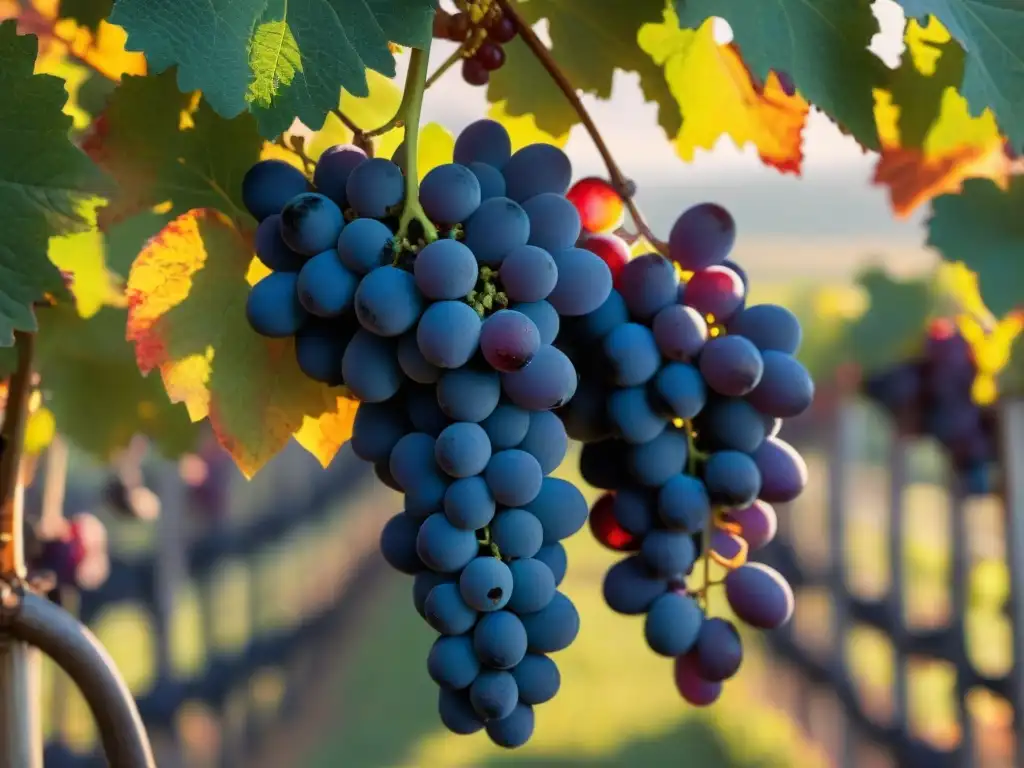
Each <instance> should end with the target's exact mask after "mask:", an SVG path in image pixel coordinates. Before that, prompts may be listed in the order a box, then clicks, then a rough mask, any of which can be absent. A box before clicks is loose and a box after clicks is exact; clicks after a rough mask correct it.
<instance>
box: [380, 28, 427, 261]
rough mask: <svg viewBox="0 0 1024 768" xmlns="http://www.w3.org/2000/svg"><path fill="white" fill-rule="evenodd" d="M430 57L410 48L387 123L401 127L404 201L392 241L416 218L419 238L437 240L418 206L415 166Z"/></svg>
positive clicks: (418, 177)
mask: <svg viewBox="0 0 1024 768" xmlns="http://www.w3.org/2000/svg"><path fill="white" fill-rule="evenodd" d="M429 60H430V49H429V48H428V49H427V50H425V51H421V50H419V49H415V48H414V49H413V51H412V55H411V56H410V57H409V71H408V73H407V74H406V76H405V90H404V92H403V93H402V103H401V105H400V106H399V108H398V113H397V114H396V115H395V117H393V118H392V119H391V120H390V121H389V124H394V125H404V126H405V139H404V143H405V204H404V205H403V206H402V215H401V217H400V218H399V220H398V232H397V233H396V237H395V240H396V242H400V241H402V240H403V238H405V237H406V236H407V235H408V232H409V225H410V224H412V222H414V221H418V222H419V223H420V226H422V227H423V239H424V240H425V241H426V242H428V243H431V242H433V241H434V240H437V227H435V226H434V224H433V222H432V221H431V220H430V218H429V217H428V216H427V214H426V212H424V210H423V206H421V205H420V176H419V171H418V169H417V164H418V157H419V155H418V153H419V143H420V114H421V113H422V111H423V94H424V93H425V92H426V90H427V65H428V64H429ZM387 130H389V129H388V127H387V126H384V128H383V129H377V130H376V131H371V132H370V133H367V134H366V135H367V136H379V135H380V134H381V133H384V132H386V131H387Z"/></svg>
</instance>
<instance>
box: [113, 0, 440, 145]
mask: <svg viewBox="0 0 1024 768" xmlns="http://www.w3.org/2000/svg"><path fill="white" fill-rule="evenodd" d="M435 4H436V3H435V1H434V0H292V2H290V3H274V4H273V5H268V3H267V1H266V0H212V1H209V0H207V1H204V0H176V2H173V3H158V4H156V5H154V4H153V3H152V2H149V0H118V2H117V3H116V4H115V5H114V11H113V13H112V14H111V17H110V20H111V22H113V23H114V24H119V25H121V26H122V27H124V28H125V29H126V30H127V31H128V45H129V47H130V49H131V50H135V51H143V52H145V54H146V58H147V60H148V61H149V63H150V65H151V66H152V67H153V69H154V71H156V72H163V71H164V70H166V69H168V68H169V67H172V66H174V65H177V66H178V85H179V86H180V87H181V90H183V91H195V90H201V91H202V92H203V95H204V96H205V97H206V99H207V100H208V101H209V103H210V105H211V106H212V107H213V109H214V110H215V111H216V112H217V113H218V114H220V115H222V116H223V117H226V118H233V117H237V116H238V115H239V114H241V113H242V112H244V111H245V110H246V109H249V110H251V111H252V113H253V114H254V115H255V116H256V118H257V121H258V123H259V129H260V132H261V133H262V134H263V135H264V136H267V137H273V136H276V135H277V134H279V133H281V132H282V131H284V130H285V129H286V128H288V126H289V125H291V123H292V121H293V119H294V118H295V117H296V116H297V117H298V118H299V119H300V120H301V121H302V122H303V123H305V124H306V125H311V126H312V125H320V124H321V123H323V120H324V116H325V115H326V114H327V112H328V111H330V110H331V109H333V108H334V107H335V106H336V105H337V102H338V91H339V90H340V89H342V88H344V89H345V90H346V91H349V92H351V93H353V94H355V95H356V96H365V95H367V85H366V70H367V69H372V70H374V71H376V72H380V73H381V74H383V75H386V76H388V77H394V75H395V60H394V56H393V54H392V53H391V51H390V50H389V48H388V42H389V41H392V42H395V43H399V44H401V45H408V46H412V47H414V48H426V47H429V45H430V36H431V23H432V20H433V16H434V8H435Z"/></svg>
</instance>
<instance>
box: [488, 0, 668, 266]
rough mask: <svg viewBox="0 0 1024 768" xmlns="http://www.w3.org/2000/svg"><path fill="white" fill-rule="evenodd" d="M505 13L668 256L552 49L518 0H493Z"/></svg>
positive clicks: (646, 233)
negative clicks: (534, 26) (562, 95)
mask: <svg viewBox="0 0 1024 768" xmlns="http://www.w3.org/2000/svg"><path fill="white" fill-rule="evenodd" d="M494 1H495V2H496V3H497V4H498V5H499V6H501V9H502V11H504V13H505V16H506V17H508V19H509V20H510V21H511V22H512V23H513V24H515V27H516V30H518V32H519V36H520V37H521V38H522V39H523V42H524V43H526V47H527V48H529V49H530V51H531V52H532V53H533V55H534V56H536V57H537V60H538V61H539V62H540V64H541V66H542V67H544V69H545V70H546V71H547V73H548V75H550V76H551V79H552V80H554V81H555V85H557V86H558V88H559V90H560V91H561V92H562V93H563V94H564V96H565V98H566V100H567V101H568V102H569V104H570V106H572V108H573V109H574V110H575V111H576V114H577V115H579V118H580V122H581V123H583V127H584V128H586V130H587V133H588V134H590V138H591V140H592V141H593V142H594V146H595V147H597V151H598V153H599V154H600V155H601V159H602V160H603V161H604V164H605V167H606V168H607V169H608V176H609V178H610V179H611V183H612V186H613V187H614V188H615V191H616V192H618V193H619V197H621V198H622V203H623V205H625V206H626V210H627V211H629V215H630V217H631V218H632V219H633V223H634V224H636V228H637V231H638V232H639V233H640V234H641V235H643V237H644V238H645V239H646V240H647V241H648V242H649V243H650V244H651V245H652V246H653V247H654V248H656V249H657V250H658V252H659V253H661V254H662V255H663V256H668V244H667V243H666V242H664V241H663V240H660V239H659V238H657V237H655V235H654V233H653V232H652V231H651V228H650V227H649V226H648V224H647V220H646V219H645V218H644V216H643V214H642V213H641V212H640V209H639V208H638V207H637V205H636V203H635V202H634V201H633V192H634V190H635V186H634V185H633V184H632V183H631V182H630V181H629V180H628V179H627V178H626V177H625V176H623V175H622V171H621V170H620V169H619V166H618V164H617V163H616V162H615V158H614V157H612V153H611V150H610V149H609V148H608V145H607V144H606V143H605V140H604V137H603V136H601V132H600V130H598V127H597V124H596V123H595V122H594V120H593V118H591V116H590V113H589V112H587V108H586V107H585V106H583V102H582V101H581V100H580V97H579V95H578V94H577V93H576V89H575V88H574V87H573V85H572V83H570V82H569V78H568V77H566V76H565V73H564V72H562V70H561V69H560V68H559V66H558V62H556V61H555V59H554V57H553V56H552V55H551V51H549V50H548V49H547V47H546V46H545V45H544V43H542V42H541V41H540V38H538V37H537V34H536V33H535V32H534V31H533V27H531V26H530V25H529V24H528V23H527V22H526V20H525V19H523V17H522V16H521V15H520V14H519V11H518V9H517V8H516V2H515V0H494Z"/></svg>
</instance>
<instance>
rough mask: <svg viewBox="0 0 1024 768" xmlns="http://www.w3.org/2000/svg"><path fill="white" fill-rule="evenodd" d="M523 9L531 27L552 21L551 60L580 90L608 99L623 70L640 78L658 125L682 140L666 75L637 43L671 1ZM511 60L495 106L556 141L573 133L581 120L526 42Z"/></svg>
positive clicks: (580, 1) (572, 0)
mask: <svg viewBox="0 0 1024 768" xmlns="http://www.w3.org/2000/svg"><path fill="white" fill-rule="evenodd" d="M517 8H518V10H519V12H520V13H521V14H522V15H523V18H524V20H525V21H526V22H527V23H529V24H530V25H534V24H536V23H537V22H539V21H541V20H546V21H547V23H548V35H549V37H550V38H551V55H552V57H553V58H554V59H555V61H557V62H558V66H559V68H560V69H561V70H562V71H563V72H564V73H565V75H566V77H568V79H569V82H571V83H572V84H573V86H574V87H575V88H576V89H577V90H580V91H582V92H584V93H589V94H592V95H594V96H597V97H598V98H601V99H608V98H611V95H612V80H613V77H614V75H615V70H616V69H620V70H623V71H625V72H635V73H636V74H637V75H638V76H639V78H640V88H641V89H642V91H643V94H644V98H645V99H646V100H647V101H653V102H655V103H657V105H658V123H659V124H660V125H661V127H662V128H663V129H664V130H665V133H666V135H668V136H669V137H672V136H675V135H676V133H678V131H679V126H680V119H679V110H678V107H677V106H676V104H675V102H674V99H673V98H672V94H671V93H670V91H669V89H668V87H667V86H666V84H665V78H664V77H663V76H662V73H661V70H660V67H658V66H656V65H655V63H654V62H652V61H651V59H650V58H649V57H648V56H646V55H645V54H644V52H643V51H641V50H640V47H639V46H638V45H637V43H636V38H637V33H638V32H639V31H640V28H641V27H642V26H643V25H644V24H646V23H647V22H657V21H658V20H660V18H661V13H662V10H663V8H664V2H663V0H629V2H614V3H603V4H601V5H596V6H595V4H594V3H591V2H587V1H586V0H529V2H525V3H520V4H518V5H517ZM506 52H507V61H506V63H505V66H503V67H502V68H501V69H499V70H498V71H497V72H495V73H493V74H492V75H491V80H490V84H489V86H488V88H487V100H488V101H489V102H491V103H492V104H498V103H500V104H502V105H503V109H504V111H505V112H506V113H507V114H509V115H512V116H521V115H528V114H529V115H533V116H534V118H535V120H536V123H537V127H538V128H539V129H540V130H542V131H544V132H546V133H548V134H551V135H553V136H560V135H563V134H566V133H568V132H569V130H570V129H571V128H572V127H573V126H574V125H576V124H577V123H578V122H579V116H578V115H577V114H576V110H574V109H573V108H572V106H571V105H570V104H569V103H568V102H567V101H566V99H565V96H564V95H563V94H562V92H561V91H560V90H559V88H558V86H557V85H556V84H555V83H554V82H553V81H552V80H551V77H550V75H548V73H547V72H546V71H545V70H544V68H543V67H542V66H541V64H540V63H539V62H538V61H537V58H536V57H535V56H534V55H533V54H532V53H531V52H530V50H529V49H528V48H527V46H526V44H525V43H523V42H522V41H521V40H519V39H518V38H517V39H516V40H514V41H512V42H511V43H509V44H508V45H507V46H506ZM598 52H599V53H598Z"/></svg>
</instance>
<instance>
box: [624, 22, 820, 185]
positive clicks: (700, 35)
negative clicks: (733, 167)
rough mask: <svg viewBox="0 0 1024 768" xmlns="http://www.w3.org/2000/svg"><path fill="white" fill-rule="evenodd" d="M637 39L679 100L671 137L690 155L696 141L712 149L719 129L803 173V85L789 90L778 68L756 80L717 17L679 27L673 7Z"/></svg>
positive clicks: (696, 146) (767, 158)
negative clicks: (723, 37) (719, 29)
mask: <svg viewBox="0 0 1024 768" xmlns="http://www.w3.org/2000/svg"><path fill="white" fill-rule="evenodd" d="M637 41H638V43H639V45H640V48H641V49H643V50H644V51H645V52H646V53H647V54H648V55H650V56H651V58H653V59H654V61H655V63H656V64H658V65H660V66H662V67H664V70H665V79H666V81H667V82H668V85H669V89H670V90H671V92H672V95H673V96H674V97H675V99H676V101H677V102H678V103H679V108H680V112H681V114H682V118H683V125H682V128H681V129H680V131H679V133H678V135H677V136H676V137H675V139H674V141H673V143H674V145H675V148H676V152H677V153H678V154H679V156H680V157H681V158H682V159H684V160H686V161H690V160H692V159H693V156H694V153H695V152H696V150H697V149H711V148H712V147H714V145H715V143H716V142H717V141H718V140H719V138H721V136H722V135H728V136H730V137H731V138H732V139H733V141H735V142H736V144H737V145H739V146H740V147H742V146H744V145H746V144H753V145H754V146H755V147H756V148H757V151H758V154H759V155H760V156H761V159H762V161H764V163H765V164H767V165H770V166H772V167H773V168H777V169H778V170H780V171H783V172H790V173H799V172H800V168H801V165H802V163H803V129H804V125H805V123H806V121H807V114H808V111H809V106H808V104H807V102H806V101H805V100H804V99H803V97H801V96H800V95H799V94H798V93H787V90H786V89H785V88H784V87H783V84H782V83H781V82H780V80H779V78H778V77H777V76H776V74H775V73H774V72H773V73H771V74H770V75H769V77H768V79H767V81H766V82H765V83H764V84H763V86H762V85H761V84H760V83H757V82H755V80H754V78H752V77H751V73H750V71H749V69H748V68H747V66H746V64H745V63H744V62H743V59H742V57H741V56H740V51H739V49H738V48H736V46H734V45H721V44H719V43H717V42H716V41H715V37H714V31H713V20H712V19H709V20H708V21H706V22H705V23H704V25H703V26H701V27H700V28H699V29H696V30H692V29H681V28H680V27H679V23H678V20H677V17H676V15H675V13H674V12H673V11H671V10H667V11H665V21H664V22H662V23H660V24H645V25H644V26H643V27H641V29H640V33H639V35H638V38H637Z"/></svg>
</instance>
